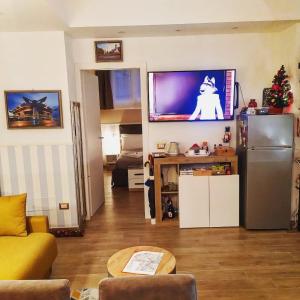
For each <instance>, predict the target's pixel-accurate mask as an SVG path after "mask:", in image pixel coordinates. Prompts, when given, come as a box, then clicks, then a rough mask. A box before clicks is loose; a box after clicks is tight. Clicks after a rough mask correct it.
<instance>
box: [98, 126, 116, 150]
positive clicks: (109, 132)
mask: <svg viewBox="0 0 300 300" xmlns="http://www.w3.org/2000/svg"><path fill="white" fill-rule="evenodd" d="M101 134H102V136H103V140H102V151H103V155H112V154H120V147H121V146H120V131H119V125H118V124H101Z"/></svg>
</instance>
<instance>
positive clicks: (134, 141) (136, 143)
mask: <svg viewBox="0 0 300 300" xmlns="http://www.w3.org/2000/svg"><path fill="white" fill-rule="evenodd" d="M121 147H122V150H125V151H126V150H136V149H142V148H143V138H142V135H141V134H122V135H121Z"/></svg>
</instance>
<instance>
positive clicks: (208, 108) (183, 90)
mask: <svg viewBox="0 0 300 300" xmlns="http://www.w3.org/2000/svg"><path fill="white" fill-rule="evenodd" d="M235 77H236V70H235V69H226V70H199V71H163V72H148V104H149V111H148V113H149V121H150V122H170V121H227V120H233V119H234V108H235V103H234V102H235Z"/></svg>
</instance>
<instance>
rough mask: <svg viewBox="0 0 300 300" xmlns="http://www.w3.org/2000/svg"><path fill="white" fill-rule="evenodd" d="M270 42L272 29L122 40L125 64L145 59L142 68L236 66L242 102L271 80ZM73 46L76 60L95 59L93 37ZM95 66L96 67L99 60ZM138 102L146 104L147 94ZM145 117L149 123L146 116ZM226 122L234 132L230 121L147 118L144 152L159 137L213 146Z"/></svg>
mask: <svg viewBox="0 0 300 300" xmlns="http://www.w3.org/2000/svg"><path fill="white" fill-rule="evenodd" d="M273 43H274V36H273V34H232V35H198V36H184V37H183V36H181V37H151V38H127V39H123V44H124V63H126V64H130V63H136V62H139V63H146V65H147V71H157V70H193V69H220V68H236V69H237V80H238V81H239V82H240V84H241V86H242V89H243V94H244V97H245V101H246V103H247V102H248V100H249V99H250V98H256V99H258V100H259V102H260V101H261V97H262V90H263V88H264V87H268V86H269V85H270V79H271V78H272V76H273V70H274V65H275V66H276V65H278V63H276V62H275V61H274V47H273ZM275 50H276V49H275ZM73 51H74V60H75V62H76V63H94V45H93V40H92V39H74V41H73ZM111 65H113V63H112V64H111ZM97 66H99V68H101V64H97ZM142 101H143V102H144V105H145V107H147V98H146V97H144V98H143V99H142ZM144 122H146V123H148V121H147V120H146V119H145V118H144ZM225 126H231V127H232V128H233V136H234V128H235V122H234V121H232V122H219V123H218V122H206V123H198V122H196V123H185V122H182V123H150V124H148V130H149V139H148V151H149V152H151V151H154V150H155V148H154V145H155V144H156V142H157V141H161V140H167V141H178V142H179V143H180V148H181V151H184V150H186V149H187V147H189V146H190V145H191V144H193V143H195V142H200V141H203V140H207V141H208V142H209V143H210V145H212V146H213V144H215V143H220V142H221V139H222V136H223V131H224V127H225ZM234 143H235V141H233V145H234ZM146 151H147V150H146Z"/></svg>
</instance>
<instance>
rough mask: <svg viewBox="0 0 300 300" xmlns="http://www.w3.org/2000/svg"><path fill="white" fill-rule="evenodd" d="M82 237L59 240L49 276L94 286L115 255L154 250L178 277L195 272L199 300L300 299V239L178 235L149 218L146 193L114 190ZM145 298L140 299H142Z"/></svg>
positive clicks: (215, 232) (272, 234)
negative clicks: (167, 257)
mask: <svg viewBox="0 0 300 300" xmlns="http://www.w3.org/2000/svg"><path fill="white" fill-rule="evenodd" d="M109 183H110V177H109V176H106V179H105V186H106V195H105V197H106V202H105V205H104V206H103V207H102V208H101V209H100V210H99V211H98V212H97V213H96V215H95V216H94V217H93V219H92V220H91V221H90V222H88V224H87V227H86V233H85V236H84V237H82V238H59V239H58V240H57V241H58V248H59V254H58V257H57V259H56V261H55V263H54V266H53V273H52V278H68V279H69V280H70V281H71V285H72V288H79V287H96V286H97V284H98V282H99V280H100V279H102V278H105V277H107V270H106V262H107V260H108V258H109V257H110V256H111V255H112V254H113V253H114V252H116V251H118V250H120V249H122V248H126V247H130V246H135V245H153V246H158V247H163V248H166V249H168V250H169V251H171V252H172V253H173V254H174V255H175V257H176V260H177V273H193V274H194V275H195V277H196V279H197V288H198V294H199V297H200V299H222V300H225V299H226V300H229V299H245V300H250V299H253V300H254V299H268V300H270V299H272V300H277V299H283V300H284V299H300V233H299V232H288V231H247V230H245V229H243V228H211V229H179V228H178V223H177V222H171V221H168V222H166V223H162V224H159V225H151V224H150V222H149V221H147V220H145V219H144V212H143V210H144V204H143V193H142V192H128V191H127V189H118V191H117V190H111V189H110V185H109ZM141 300H142V299H141Z"/></svg>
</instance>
